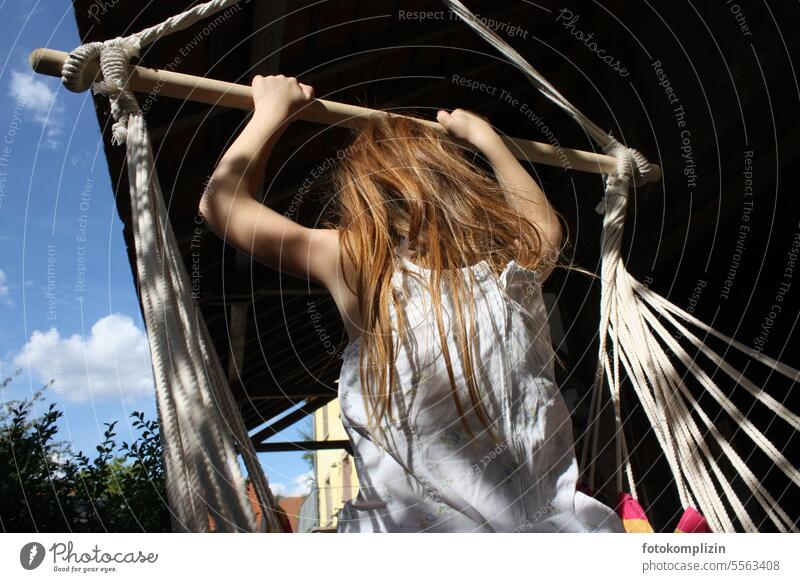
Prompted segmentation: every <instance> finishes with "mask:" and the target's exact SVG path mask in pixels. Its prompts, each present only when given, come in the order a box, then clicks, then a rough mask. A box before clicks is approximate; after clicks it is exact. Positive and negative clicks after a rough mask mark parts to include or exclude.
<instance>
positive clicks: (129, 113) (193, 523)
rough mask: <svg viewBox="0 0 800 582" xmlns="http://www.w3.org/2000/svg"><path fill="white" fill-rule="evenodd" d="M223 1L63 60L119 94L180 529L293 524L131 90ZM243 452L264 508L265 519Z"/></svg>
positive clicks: (116, 110)
mask: <svg viewBox="0 0 800 582" xmlns="http://www.w3.org/2000/svg"><path fill="white" fill-rule="evenodd" d="M235 3H236V2H234V1H233V0H216V1H214V2H207V3H205V4H202V5H199V6H196V7H195V8H193V9H191V10H189V11H187V12H184V13H182V14H179V15H177V16H174V17H172V18H170V19H168V20H167V21H165V22H163V23H161V24H159V25H157V26H154V27H151V28H148V29H146V30H143V31H141V32H139V33H136V34H133V35H131V36H128V37H124V38H123V37H117V38H112V39H109V40H107V41H103V42H92V43H88V44H84V45H81V46H79V47H77V48H76V49H75V50H73V51H72V52H71V53H70V56H69V58H68V59H67V61H66V62H65V63H64V65H63V67H62V82H63V84H64V86H65V87H66V88H67V89H69V90H71V91H76V92H80V91H85V90H87V89H88V88H89V86H90V83H91V79H87V78H86V74H85V69H86V65H87V63H89V62H92V61H94V60H97V59H99V61H100V69H101V71H102V76H103V79H102V80H101V81H98V82H96V83H94V84H92V85H91V87H92V89H93V91H94V92H95V93H103V94H107V95H108V96H109V99H110V102H111V114H112V116H113V118H114V120H115V121H114V125H113V127H112V143H113V144H117V145H119V144H123V143H126V144H127V165H128V180H129V183H130V195H131V214H132V223H133V237H134V240H135V242H136V244H135V246H136V268H137V274H138V283H139V290H140V295H141V299H142V308H143V313H144V319H145V324H146V327H147V334H148V339H149V343H150V354H151V359H152V365H153V374H154V378H155V386H156V398H157V403H158V412H159V420H160V423H161V434H162V442H163V444H164V461H165V465H166V488H167V498H168V502H169V506H170V509H171V512H172V529H173V530H174V531H191V532H204V531H208V530H209V525H210V524H209V514H210V515H211V516H212V517H213V519H214V523H215V529H216V531H220V532H228V531H242V532H256V531H272V532H279V531H283V528H282V525H281V522H280V520H279V517H278V514H277V511H278V510H277V504H276V502H275V499H274V498H273V496H272V493H271V491H270V489H269V485H268V483H267V479H266V476H265V475H264V472H263V469H262V467H261V464H260V462H259V461H258V458H257V456H256V451H255V448H254V447H253V443H252V441H251V439H250V437H249V435H248V433H247V429H246V427H245V425H244V422H243V421H242V417H241V414H240V412H239V408H238V406H237V404H236V402H235V400H234V398H233V395H232V394H231V391H230V387H229V386H228V383H227V379H226V377H225V374H224V372H223V369H222V365H221V363H220V361H219V357H218V355H217V353H216V351H215V349H214V346H213V343H212V340H211V337H210V335H209V333H208V329H207V327H206V324H205V320H204V319H203V317H202V314H201V313H200V310H199V307H198V305H197V303H196V302H195V300H194V299H193V298H192V293H191V289H192V288H191V284H190V280H189V277H188V274H187V272H186V268H185V266H184V263H183V260H182V258H181V255H180V251H179V246H178V243H177V241H176V239H175V236H174V233H173V230H172V226H171V224H170V222H169V218H168V213H167V209H166V206H165V204H164V198H163V195H162V192H161V186H160V184H159V181H158V176H157V174H156V172H155V163H154V160H153V151H152V145H151V143H150V137H149V134H148V132H147V128H146V125H145V122H144V117H143V115H142V111H141V109H140V108H139V104H138V102H137V101H136V97H135V96H134V94H133V93H132V92H131V91H130V90H129V89H128V88H127V87H126V81H127V79H128V76H129V75H130V70H129V69H130V60H131V58H133V57H138V56H139V51H140V50H141V48H142V47H143V46H146V45H148V44H150V43H152V42H153V41H155V40H156V39H158V38H161V37H162V36H166V35H168V34H171V33H173V32H175V31H177V30H181V29H183V28H187V27H189V26H191V25H192V24H194V23H195V22H197V21H199V20H201V19H203V18H206V17H207V16H209V15H211V14H213V13H215V12H218V11H219V10H222V9H224V8H227V7H228V6H231V5H233V4H235ZM239 453H241V454H242V456H243V458H244V462H245V466H246V468H247V471H248V474H249V476H250V480H251V482H252V484H253V489H254V491H255V493H256V497H257V499H258V502H259V504H260V506H261V514H262V519H261V521H260V523H256V516H255V512H254V511H253V507H252V505H251V502H250V498H249V495H248V491H247V484H246V482H245V479H244V477H243V474H242V471H241V468H240V466H239V462H238V457H237V455H238V454H239Z"/></svg>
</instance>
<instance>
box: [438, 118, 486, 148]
mask: <svg viewBox="0 0 800 582" xmlns="http://www.w3.org/2000/svg"><path fill="white" fill-rule="evenodd" d="M436 120H437V121H438V122H439V123H441V124H442V125H443V126H444V128H445V129H446V130H447V132H448V133H449V134H450V135H452V136H453V137H456V138H458V139H463V140H465V141H466V142H468V143H470V144H472V145H473V146H475V147H477V148H481V149H482V148H483V147H484V146H485V145H488V144H489V143H490V142H491V141H492V140H496V139H497V134H496V133H495V131H494V129H492V125H491V124H490V123H489V120H488V119H486V118H485V117H483V116H482V115H478V114H477V113H473V112H472V111H467V110H465V109H454V110H453V112H452V113H447V112H446V111H444V110H441V109H440V110H439V113H438V114H437V115H436Z"/></svg>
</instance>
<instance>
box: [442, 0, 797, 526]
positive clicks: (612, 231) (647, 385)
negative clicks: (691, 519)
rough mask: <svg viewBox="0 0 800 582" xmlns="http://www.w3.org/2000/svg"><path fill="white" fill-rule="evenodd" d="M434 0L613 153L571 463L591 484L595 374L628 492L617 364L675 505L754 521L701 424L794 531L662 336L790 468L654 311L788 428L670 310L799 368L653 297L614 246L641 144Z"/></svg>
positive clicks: (786, 416)
mask: <svg viewBox="0 0 800 582" xmlns="http://www.w3.org/2000/svg"><path fill="white" fill-rule="evenodd" d="M442 1H443V3H444V4H445V5H446V6H447V7H448V8H450V9H451V10H452V11H453V12H454V13H455V14H456V15H457V16H458V17H459V18H461V20H463V21H464V23H466V24H467V25H468V26H470V27H471V28H472V29H473V30H474V31H475V32H477V33H478V35H480V36H481V37H482V38H483V39H484V40H486V41H487V42H488V43H489V44H491V45H492V46H493V47H494V48H495V49H497V51H498V52H499V53H500V54H502V55H503V56H504V57H505V58H506V59H507V60H508V62H509V63H510V64H512V65H513V66H515V67H517V68H518V69H519V70H520V71H522V72H523V73H524V74H525V75H526V76H527V77H528V79H529V80H530V81H531V84H532V85H533V86H534V87H535V88H536V89H538V90H539V91H540V92H541V93H542V95H544V96H545V97H546V98H547V99H549V100H550V101H552V102H553V103H555V104H556V105H557V106H559V107H560V108H561V109H563V110H564V111H565V112H566V113H567V114H568V115H570V117H572V118H573V119H574V120H575V122H576V123H578V125H579V126H580V127H581V128H583V129H584V131H586V133H587V134H588V135H589V136H590V137H591V138H592V139H593V140H594V141H595V142H596V143H597V144H598V145H599V146H600V147H601V148H602V149H603V151H604V152H605V153H607V154H609V155H612V156H614V157H616V159H617V168H616V173H614V174H609V175H607V176H606V177H605V194H604V197H603V200H602V201H601V203H600V205H599V206H598V208H597V210H598V212H599V213H601V214H603V215H604V216H603V234H602V241H601V257H602V258H601V265H600V277H601V291H600V326H599V331H600V341H599V344H600V345H599V350H598V362H597V368H596V370H595V376H594V382H593V386H592V392H591V395H590V412H589V418H590V420H589V427H588V429H587V434H590V435H591V436H590V442H589V444H588V445H586V446H584V447H583V453H582V455H581V457H582V458H581V467H582V470H583V471H584V473H588V481H589V486H590V487H591V488H594V486H595V479H596V460H597V458H598V457H599V453H600V451H599V442H600V438H599V436H600V433H599V428H600V422H599V420H600V414H601V412H602V409H603V406H602V401H603V398H602V392H603V386H604V383H607V384H608V393H609V397H610V402H611V405H612V410H613V418H614V428H615V431H614V451H615V456H616V460H617V463H616V470H615V474H614V480H615V483H616V486H617V489H618V490H622V486H623V485H622V484H623V475H624V476H625V478H626V479H627V482H628V488H629V489H630V493H631V495H633V497H634V498H636V483H635V480H634V476H633V468H632V466H631V461H630V455H629V452H628V447H627V443H626V442H625V435H624V432H623V419H622V413H621V402H620V388H621V376H620V365H621V366H622V368H623V369H624V370H625V372H626V374H627V377H628V379H629V381H630V383H631V384H632V387H633V390H634V392H635V393H636V395H637V397H638V399H639V401H640V403H641V404H642V408H643V410H644V412H645V414H646V416H647V418H648V420H649V421H650V423H651V425H652V428H653V431H654V434H655V436H656V439H657V440H658V442H659V444H660V445H661V447H662V449H663V450H664V454H665V457H666V460H667V464H668V465H669V468H670V470H671V471H672V474H673V476H674V478H675V484H676V487H677V490H678V496H679V498H680V500H681V503H682V504H683V505H684V506H685V507H688V506H693V505H695V503H696V504H697V506H698V507H699V508H700V509H701V511H702V512H703V513H704V515H705V516H706V518H707V519H708V521H709V524H710V525H711V527H712V528H713V529H714V531H734V530H735V529H736V527H735V525H734V522H733V520H732V519H731V517H730V516H729V513H728V507H730V508H731V509H732V510H733V512H734V514H735V515H736V519H737V520H738V522H739V524H740V526H741V527H742V528H743V529H745V530H746V531H756V530H757V526H756V524H755V523H754V522H753V520H752V518H751V517H750V516H749V515H748V513H747V511H746V509H745V503H746V502H742V500H741V499H740V498H739V497H738V496H737V494H736V491H735V489H734V487H733V485H732V480H731V478H729V477H728V476H727V475H726V474H725V473H724V472H723V471H722V470H721V469H720V467H719V463H718V460H717V458H716V457H715V455H714V454H713V453H712V451H711V450H710V448H709V446H708V442H707V437H706V435H707V434H710V436H711V438H712V440H713V441H714V442H715V443H716V445H717V446H718V447H719V448H720V449H721V451H722V455H724V456H725V458H726V459H727V460H728V461H729V462H730V464H731V466H732V467H733V469H734V471H735V473H736V475H735V477H734V478H736V477H740V478H741V479H742V481H743V482H744V484H745V486H746V487H747V489H748V491H749V492H750V494H751V496H752V497H754V498H755V499H756V501H757V502H758V504H759V505H760V506H761V508H762V509H763V510H764V512H765V513H766V515H767V517H768V518H769V519H770V520H771V521H772V522H773V523H774V524H775V525H776V527H777V528H778V529H779V530H780V531H797V527H796V526H795V524H794V521H793V520H792V519H790V517H789V514H788V513H787V512H786V511H785V510H784V509H783V508H782V507H781V505H780V504H779V500H776V499H774V498H773V497H772V496H771V495H770V494H769V492H768V491H767V490H766V489H765V488H764V487H763V485H762V484H761V481H760V480H759V479H758V478H756V476H755V475H754V474H753V473H752V471H751V470H750V469H749V467H747V465H746V464H745V462H744V461H743V460H742V459H741V457H740V456H739V455H738V453H736V451H735V450H734V449H733V447H732V446H731V444H730V443H729V442H728V441H727V440H725V439H724V438H723V437H722V435H721V434H720V432H719V430H718V429H717V427H716V425H715V422H714V421H712V420H711V419H710V418H709V417H708V415H707V414H706V412H705V411H704V410H703V409H702V408H701V407H700V403H699V402H698V400H697V399H696V398H695V397H694V396H693V394H692V393H691V391H690V390H689V388H688V387H687V385H686V383H685V382H684V377H683V376H682V375H681V374H680V373H679V372H678V369H677V368H676V367H675V365H674V364H673V363H672V361H671V359H670V356H669V355H668V354H667V353H666V352H665V351H664V348H663V345H664V344H666V346H667V347H668V349H669V350H670V351H671V352H672V354H673V355H674V357H675V359H677V361H679V362H680V364H681V366H682V368H683V369H685V370H686V373H687V374H688V375H691V377H693V378H694V379H695V380H696V381H697V382H699V384H700V385H701V386H702V387H703V389H704V390H705V392H706V393H707V394H708V395H710V397H711V398H713V400H714V401H715V402H716V403H717V404H718V405H719V406H720V408H721V409H722V410H723V412H724V413H725V414H727V415H728V416H729V417H730V418H731V419H732V420H733V422H734V423H735V424H736V426H737V427H739V429H740V430H741V431H742V432H743V433H744V434H745V435H746V436H747V437H748V438H749V439H750V440H751V441H752V442H753V443H754V444H755V446H756V447H757V448H758V449H759V450H760V451H762V452H763V453H764V455H766V456H767V458H769V459H770V461H771V462H772V463H773V465H774V466H775V467H777V469H778V470H779V471H780V472H781V473H783V474H784V475H785V476H786V477H787V478H788V479H789V481H790V483H791V484H794V485H795V486H800V473H799V472H798V470H797V469H796V468H795V467H793V466H792V464H791V463H790V462H789V460H788V459H786V457H785V456H784V455H783V453H782V452H781V451H780V450H778V448H777V447H776V446H775V445H774V444H773V443H772V442H771V441H770V440H769V439H768V438H767V437H766V435H765V434H764V432H763V431H762V430H760V429H758V428H757V427H756V426H755V425H754V423H753V422H752V421H751V420H750V419H748V418H747V416H746V415H745V414H744V413H743V412H742V411H741V410H740V409H739V408H737V407H736V406H735V405H734V404H733V402H731V400H730V399H729V398H728V397H727V396H726V395H725V394H724V393H723V392H722V390H721V389H720V388H719V387H718V386H717V385H716V384H715V383H714V381H713V380H712V377H711V376H710V375H709V374H707V373H706V372H705V371H704V370H703V369H701V368H700V367H699V366H698V365H697V363H696V362H695V360H694V359H693V358H692V356H691V355H690V354H689V353H688V352H687V351H686V350H685V349H684V348H683V347H682V346H681V345H680V344H679V343H678V342H677V341H676V340H675V339H674V337H673V335H672V334H671V332H670V330H668V329H667V328H666V327H665V325H664V324H663V323H662V320H666V322H668V323H669V324H671V325H672V326H674V327H675V328H676V329H677V330H678V332H679V333H681V334H682V337H685V338H687V339H688V341H689V342H690V343H692V345H694V347H695V348H697V350H698V351H699V353H701V354H703V355H704V356H706V357H707V358H708V359H709V360H710V361H711V363H713V364H714V365H715V366H716V367H717V369H721V370H723V371H724V372H725V373H726V374H727V375H728V376H729V377H730V378H733V379H734V380H735V381H736V382H737V384H738V385H739V386H741V387H743V388H744V389H745V390H746V391H747V392H748V394H749V395H750V396H752V397H753V398H754V399H755V400H757V401H758V402H760V403H761V404H763V405H765V406H766V407H767V408H768V409H769V410H770V411H771V412H772V413H774V415H775V418H777V419H780V420H781V421H783V422H785V423H787V424H788V425H789V426H790V427H791V428H793V429H794V430H798V428H800V419H798V416H797V415H796V414H794V413H792V412H791V411H790V410H788V409H787V408H786V407H785V406H784V405H783V404H781V403H779V402H778V401H777V400H775V399H774V398H773V397H772V396H770V395H768V394H766V393H765V392H764V391H763V390H762V389H761V388H759V387H757V386H756V385H755V383H754V382H753V381H751V380H750V379H748V378H746V377H745V376H744V373H743V372H740V371H739V370H736V369H734V368H733V366H731V365H730V364H729V363H727V362H725V360H724V359H723V357H722V356H720V355H718V354H717V353H715V352H714V350H713V349H711V348H710V347H709V346H707V345H706V344H705V343H704V342H703V341H702V340H701V339H700V338H698V337H697V336H696V335H694V334H692V333H691V332H690V331H689V330H688V329H687V328H686V326H685V325H683V324H682V323H681V322H680V321H679V320H683V321H684V322H687V323H690V324H692V325H694V326H696V327H699V328H700V329H702V330H703V331H704V332H706V333H707V334H710V335H712V336H714V337H717V338H718V339H721V340H723V341H725V342H726V343H727V345H728V346H732V347H734V348H736V349H737V350H739V351H740V352H742V353H746V354H747V355H749V356H750V357H752V358H753V359H755V360H757V361H758V362H760V363H761V364H763V365H765V366H767V367H769V368H771V369H772V370H774V371H777V372H778V373H780V374H782V375H783V376H785V377H787V378H789V379H791V380H792V381H793V382H794V381H797V379H798V378H800V372H798V371H797V370H795V369H793V368H791V367H789V366H787V365H786V364H783V363H781V362H778V361H777V360H774V359H771V358H769V357H767V356H765V355H763V354H760V353H753V352H752V351H750V350H748V349H747V348H746V346H744V345H742V344H741V343H739V342H737V341H735V340H733V339H732V338H729V337H727V336H725V335H724V334H722V333H720V332H718V331H716V330H714V329H713V328H711V327H710V326H708V325H706V324H704V323H703V322H701V321H699V320H698V319H697V318H695V317H693V316H692V315H691V314H689V313H687V312H685V311H684V310H682V309H681V308H679V307H678V306H676V305H674V304H673V303H671V302H669V301H668V300H666V299H665V298H663V297H660V296H659V295H658V294H656V293H655V292H653V291H652V290H650V289H648V288H647V287H645V286H644V285H642V284H641V283H639V282H638V281H636V280H635V279H634V278H633V277H632V276H631V275H630V274H629V273H628V272H627V270H626V269H625V264H624V261H623V259H622V254H621V248H622V235H623V232H624V226H625V215H626V212H627V204H628V197H629V191H630V186H631V184H632V185H633V186H634V187H637V186H640V185H643V184H645V183H647V182H650V181H654V180H657V179H658V177H659V172H657V171H656V167H655V166H653V165H652V164H650V163H649V162H648V160H647V158H646V157H645V156H644V155H643V154H642V153H641V152H639V151H638V150H636V149H633V148H629V147H627V146H625V145H624V144H622V143H620V142H619V141H618V140H617V139H615V138H614V137H612V136H611V135H609V134H608V133H606V132H605V131H603V130H602V129H601V128H600V127H598V126H597V125H596V124H595V123H593V122H592V121H591V120H590V119H589V118H587V117H586V116H585V115H584V114H583V113H581V111H580V110H578V108H577V107H575V106H574V105H572V104H571V103H570V102H569V101H567V99H566V98H564V96H563V95H561V94H560V93H559V92H558V90H556V88H555V87H553V86H552V85H551V84H550V83H548V82H547V80H546V79H545V78H544V77H543V76H542V75H541V74H540V73H539V72H538V71H537V70H536V69H534V68H533V67H532V66H531V65H530V63H528V62H527V61H526V60H525V59H524V58H523V57H522V56H521V55H520V54H519V53H518V52H517V51H515V50H514V49H513V48H512V47H511V46H510V45H509V44H508V43H506V42H505V41H504V40H503V39H502V38H500V37H499V36H498V35H497V34H496V33H495V32H494V31H493V30H491V29H490V28H489V27H488V26H487V25H486V24H485V23H483V22H482V21H480V20H479V19H478V18H476V17H475V16H474V15H473V14H472V13H471V12H470V11H469V10H468V9H467V8H466V7H465V6H464V5H463V4H462V3H461V2H459V1H458V0H442ZM693 414H695V415H697V417H699V419H700V421H701V422H702V424H703V426H704V428H705V431H706V432H705V433H704V432H701V430H700V427H699V426H698V425H697V422H696V421H695V418H694V416H693ZM720 489H721V490H722V494H720V491H719V490H720ZM783 497H786V498H789V497H790V496H783Z"/></svg>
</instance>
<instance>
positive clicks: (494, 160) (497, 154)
mask: <svg viewBox="0 0 800 582" xmlns="http://www.w3.org/2000/svg"><path fill="white" fill-rule="evenodd" d="M437 120H438V121H439V123H441V124H442V125H443V126H444V127H445V128H446V129H447V131H448V132H449V133H450V134H452V135H454V136H455V137H457V138H460V139H463V140H465V141H467V142H468V143H470V144H472V145H473V146H474V147H476V148H477V149H479V150H480V151H481V153H483V155H484V156H486V159H487V160H488V161H489V163H490V164H491V165H492V168H493V169H494V173H495V175H496V176H497V180H498V182H499V183H500V185H501V186H503V187H504V188H505V189H506V192H507V196H506V199H507V200H508V202H509V204H511V205H512V207H514V208H515V210H516V211H517V212H519V213H520V214H522V215H523V216H526V217H528V218H530V219H531V220H532V221H533V222H535V223H536V224H537V225H538V226H539V227H540V228H541V229H542V231H543V235H544V239H545V240H544V241H543V244H544V245H545V246H546V247H547V248H546V249H544V252H545V254H544V255H543V259H544V261H543V266H542V268H541V274H542V279H546V278H547V276H548V275H549V274H550V272H551V271H552V267H553V264H554V262H555V260H556V258H557V257H558V253H559V250H560V248H561V242H562V236H563V235H562V228H561V223H560V221H559V220H558V217H557V216H556V214H555V211H554V209H553V207H552V206H551V205H550V203H549V202H548V200H547V196H545V193H544V192H543V191H542V189H541V188H540V187H539V184H537V183H536V181H535V180H534V179H533V178H532V177H531V175H530V174H529V173H528V172H527V170H525V168H523V167H522V165H521V164H520V163H519V162H518V161H517V159H516V158H515V157H514V154H512V153H511V151H510V150H509V149H508V147H506V145H505V143H503V140H502V139H500V136H499V135H497V133H496V132H495V131H494V129H493V128H492V126H491V124H489V122H488V121H486V120H485V119H483V118H482V117H480V116H478V115H476V114H475V113H472V112H470V111H465V110H463V109H455V110H454V111H453V112H452V113H447V112H445V111H440V112H439V114H438V116H437Z"/></svg>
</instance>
